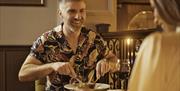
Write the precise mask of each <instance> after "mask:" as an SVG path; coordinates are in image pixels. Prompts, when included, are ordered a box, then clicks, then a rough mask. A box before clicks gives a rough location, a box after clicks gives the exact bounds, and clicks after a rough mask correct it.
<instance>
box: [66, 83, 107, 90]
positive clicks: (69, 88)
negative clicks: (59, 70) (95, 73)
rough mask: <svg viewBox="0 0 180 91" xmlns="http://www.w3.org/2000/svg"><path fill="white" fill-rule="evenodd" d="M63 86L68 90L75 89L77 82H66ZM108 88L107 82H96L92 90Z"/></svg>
mask: <svg viewBox="0 0 180 91" xmlns="http://www.w3.org/2000/svg"><path fill="white" fill-rule="evenodd" d="M64 88H66V89H68V90H75V89H77V88H78V83H77V84H67V85H65V86H64ZM108 88H110V85H109V84H104V83H96V84H95V87H94V90H105V89H108Z"/></svg>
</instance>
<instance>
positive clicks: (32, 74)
mask: <svg viewBox="0 0 180 91" xmlns="http://www.w3.org/2000/svg"><path fill="white" fill-rule="evenodd" d="M52 64H53V63H49V64H42V65H36V64H26V65H24V67H23V69H21V71H20V73H19V80H20V81H34V80H37V79H40V78H43V77H45V76H47V75H48V74H50V73H52V72H53V69H52V67H51V65H52Z"/></svg>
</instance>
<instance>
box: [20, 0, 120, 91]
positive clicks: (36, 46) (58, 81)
mask: <svg viewBox="0 0 180 91" xmlns="http://www.w3.org/2000/svg"><path fill="white" fill-rule="evenodd" d="M59 15H60V17H61V18H62V21H63V23H62V24H61V25H59V26H57V27H55V28H54V29H52V30H50V31H47V32H45V33H44V34H42V35H41V36H40V37H38V38H37V40H36V41H35V42H34V43H33V46H32V47H31V51H30V54H29V55H28V56H27V58H26V60H25V62H24V63H23V65H22V67H21V69H20V72H19V79H20V81H33V80H37V79H41V78H44V77H47V83H46V91H63V90H64V87H63V86H64V85H65V84H68V83H69V82H70V80H71V79H72V78H79V79H81V80H82V81H83V82H87V81H88V80H89V78H88V77H89V73H90V72H92V70H93V69H96V71H95V74H96V78H99V77H101V76H104V74H105V73H107V72H113V71H115V70H116V66H115V63H116V60H117V57H116V56H115V55H114V54H113V53H112V52H111V51H110V50H109V49H108V47H107V45H106V44H105V42H104V40H103V39H102V37H101V36H100V35H99V34H97V33H96V32H95V31H92V30H90V29H87V28H85V27H83V24H84V22H85V19H86V4H85V1H84V0H59Z"/></svg>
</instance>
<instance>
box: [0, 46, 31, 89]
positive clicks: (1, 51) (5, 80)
mask: <svg viewBox="0 0 180 91" xmlns="http://www.w3.org/2000/svg"><path fill="white" fill-rule="evenodd" d="M29 48H30V47H29V46H0V91H34V82H25V83H24V82H20V81H19V80H18V72H19V69H20V67H21V65H22V63H23V62H24V60H25V58H26V56H27V55H28V53H29Z"/></svg>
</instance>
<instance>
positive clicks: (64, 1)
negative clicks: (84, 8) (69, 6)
mask: <svg viewBox="0 0 180 91" xmlns="http://www.w3.org/2000/svg"><path fill="white" fill-rule="evenodd" d="M79 1H84V2H85V0H59V9H62V7H61V5H62V4H64V3H66V2H79Z"/></svg>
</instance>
